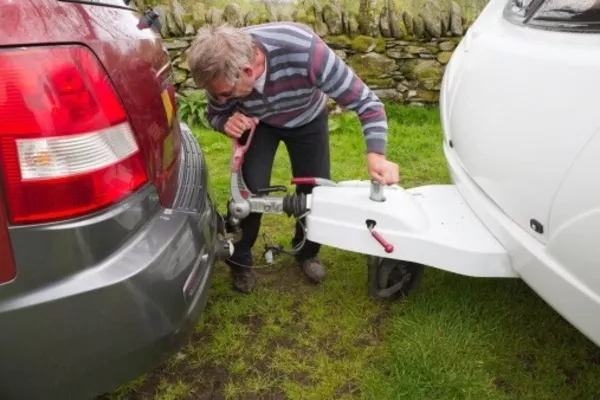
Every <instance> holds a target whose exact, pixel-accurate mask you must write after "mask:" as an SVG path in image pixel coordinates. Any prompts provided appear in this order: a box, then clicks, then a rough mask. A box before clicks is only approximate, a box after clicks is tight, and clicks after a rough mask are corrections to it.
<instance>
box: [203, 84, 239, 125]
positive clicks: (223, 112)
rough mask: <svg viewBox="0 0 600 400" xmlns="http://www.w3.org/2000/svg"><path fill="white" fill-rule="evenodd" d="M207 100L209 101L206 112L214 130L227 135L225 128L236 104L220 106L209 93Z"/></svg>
mask: <svg viewBox="0 0 600 400" xmlns="http://www.w3.org/2000/svg"><path fill="white" fill-rule="evenodd" d="M206 98H207V99H208V102H207V105H206V112H205V115H206V119H207V120H208V122H209V123H210V125H211V126H212V127H213V129H215V130H216V131H218V132H221V133H225V130H224V126H225V123H226V122H227V120H228V119H229V117H230V116H231V115H232V114H233V113H234V110H235V107H234V104H233V103H226V104H220V103H219V102H218V101H216V100H215V99H214V98H213V97H212V96H211V95H210V94H208V92H206Z"/></svg>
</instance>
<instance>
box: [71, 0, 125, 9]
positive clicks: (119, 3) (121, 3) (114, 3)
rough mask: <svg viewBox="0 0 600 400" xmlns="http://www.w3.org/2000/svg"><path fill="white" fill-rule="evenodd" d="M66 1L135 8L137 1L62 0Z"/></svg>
mask: <svg viewBox="0 0 600 400" xmlns="http://www.w3.org/2000/svg"><path fill="white" fill-rule="evenodd" d="M60 1H63V2H65V3H81V4H90V5H96V6H106V7H119V8H127V9H134V8H135V2H134V1H133V0H60Z"/></svg>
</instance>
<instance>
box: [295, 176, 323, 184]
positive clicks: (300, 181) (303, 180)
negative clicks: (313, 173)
mask: <svg viewBox="0 0 600 400" xmlns="http://www.w3.org/2000/svg"><path fill="white" fill-rule="evenodd" d="M292 185H313V186H316V185H317V179H316V178H310V177H306V178H292Z"/></svg>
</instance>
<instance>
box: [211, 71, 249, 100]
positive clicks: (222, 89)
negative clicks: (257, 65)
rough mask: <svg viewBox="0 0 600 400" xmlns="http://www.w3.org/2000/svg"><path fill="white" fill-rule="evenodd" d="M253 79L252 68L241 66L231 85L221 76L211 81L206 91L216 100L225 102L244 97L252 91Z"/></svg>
mask: <svg viewBox="0 0 600 400" xmlns="http://www.w3.org/2000/svg"><path fill="white" fill-rule="evenodd" d="M254 81H255V78H254V70H253V69H252V67H251V66H246V67H244V68H242V70H241V71H240V75H239V77H238V79H237V80H236V81H235V82H234V84H233V85H231V84H230V83H228V82H227V81H226V80H224V79H222V78H217V79H215V80H214V81H213V82H212V84H211V85H210V87H209V88H208V91H209V93H210V94H211V96H212V97H214V98H215V99H217V101H219V102H220V103H225V102H227V101H228V100H231V99H235V98H240V97H246V96H248V95H249V94H250V93H252V88H253V85H254Z"/></svg>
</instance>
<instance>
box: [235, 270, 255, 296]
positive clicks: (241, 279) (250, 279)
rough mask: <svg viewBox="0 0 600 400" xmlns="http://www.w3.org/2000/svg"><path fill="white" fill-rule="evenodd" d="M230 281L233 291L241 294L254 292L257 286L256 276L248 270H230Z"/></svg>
mask: <svg viewBox="0 0 600 400" xmlns="http://www.w3.org/2000/svg"><path fill="white" fill-rule="evenodd" d="M231 280H232V284H233V289H234V290H237V291H238V292H242V293H250V292H252V291H253V290H254V288H255V287H256V284H257V279H256V275H255V274H254V272H253V271H251V270H249V269H245V270H241V271H240V270H235V269H232V270H231Z"/></svg>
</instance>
